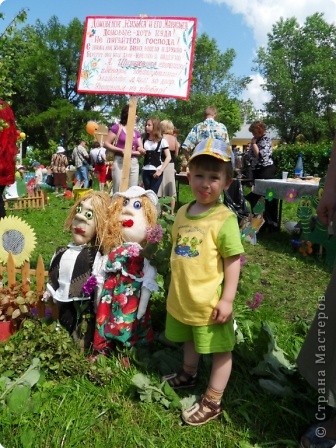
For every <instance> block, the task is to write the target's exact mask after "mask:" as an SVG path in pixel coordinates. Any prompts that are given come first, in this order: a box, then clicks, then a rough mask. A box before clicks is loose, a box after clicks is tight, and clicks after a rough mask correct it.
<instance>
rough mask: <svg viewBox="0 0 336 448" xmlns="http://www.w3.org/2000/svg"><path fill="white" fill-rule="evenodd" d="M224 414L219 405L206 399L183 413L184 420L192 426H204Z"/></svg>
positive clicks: (203, 398)
mask: <svg viewBox="0 0 336 448" xmlns="http://www.w3.org/2000/svg"><path fill="white" fill-rule="evenodd" d="M221 412H222V407H221V405H220V404H219V403H216V402H214V401H211V400H208V399H207V398H206V397H204V396H202V398H201V399H200V400H199V401H198V402H197V403H195V404H194V405H193V406H192V407H191V408H189V409H186V410H185V411H182V419H183V420H184V421H185V422H186V423H188V425H192V426H200V425H204V424H205V423H207V422H208V421H210V420H213V419H214V418H217V417H218V416H219V415H220V413H221Z"/></svg>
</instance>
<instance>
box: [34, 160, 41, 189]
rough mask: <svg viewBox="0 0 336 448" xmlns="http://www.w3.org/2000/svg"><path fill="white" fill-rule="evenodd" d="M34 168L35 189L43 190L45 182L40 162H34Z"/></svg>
mask: <svg viewBox="0 0 336 448" xmlns="http://www.w3.org/2000/svg"><path fill="white" fill-rule="evenodd" d="M32 166H33V168H34V171H35V191H39V190H41V186H42V182H43V173H42V168H41V164H40V162H33V165H32Z"/></svg>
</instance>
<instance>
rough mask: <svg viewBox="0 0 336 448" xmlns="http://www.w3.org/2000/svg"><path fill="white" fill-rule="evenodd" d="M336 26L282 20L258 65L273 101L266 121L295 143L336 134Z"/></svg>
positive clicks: (319, 20) (319, 18)
mask: <svg viewBox="0 0 336 448" xmlns="http://www.w3.org/2000/svg"><path fill="white" fill-rule="evenodd" d="M335 51H336V27H335V25H330V24H328V23H326V22H325V20H324V19H323V15H322V14H319V13H316V14H313V15H312V16H310V17H307V19H306V21H305V23H304V25H302V26H300V25H299V24H298V22H297V20H296V19H295V18H290V19H287V20H284V19H280V21H279V22H277V23H276V24H275V25H274V26H273V29H272V33H271V34H268V43H267V46H266V48H263V47H262V48H260V49H259V51H258V55H257V59H256V61H255V62H256V64H257V67H258V70H259V72H260V73H261V74H262V75H263V77H264V78H265V80H266V81H265V86H264V88H265V89H266V90H267V91H268V92H269V93H270V95H271V100H270V101H269V103H267V105H266V111H267V114H268V122H269V123H270V124H272V125H274V126H275V127H276V128H277V129H278V131H279V134H280V136H281V138H282V139H283V140H284V141H286V142H288V143H292V142H295V140H296V139H297V138H298V136H300V137H301V138H304V139H305V140H307V141H310V142H318V141H320V140H323V139H330V138H331V137H333V135H334V134H335V131H336V120H335V113H334V105H335V103H336V87H335V86H336V53H335Z"/></svg>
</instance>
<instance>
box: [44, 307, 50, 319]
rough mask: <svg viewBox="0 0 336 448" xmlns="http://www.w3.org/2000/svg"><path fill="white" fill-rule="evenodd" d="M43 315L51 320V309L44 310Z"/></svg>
mask: <svg viewBox="0 0 336 448" xmlns="http://www.w3.org/2000/svg"><path fill="white" fill-rule="evenodd" d="M44 315H45V317H46V318H47V319H51V318H52V309H51V308H46V309H45V311H44Z"/></svg>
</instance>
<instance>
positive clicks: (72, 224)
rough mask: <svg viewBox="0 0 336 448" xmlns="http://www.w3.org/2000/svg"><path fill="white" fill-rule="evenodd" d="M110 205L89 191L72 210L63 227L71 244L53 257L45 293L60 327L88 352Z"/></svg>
mask: <svg viewBox="0 0 336 448" xmlns="http://www.w3.org/2000/svg"><path fill="white" fill-rule="evenodd" d="M110 202H111V198H110V197H109V195H108V194H107V193H103V192H98V191H90V192H88V193H86V194H85V195H84V196H82V197H81V198H79V199H78V200H77V201H76V202H75V204H74V205H73V206H72V208H71V209H70V212H69V215H68V217H67V219H66V221H65V225H64V229H65V230H68V231H71V234H72V241H71V242H70V243H69V244H68V245H67V246H65V247H59V248H58V249H57V250H56V252H55V254H54V255H53V258H52V260H51V263H50V268H49V279H48V283H47V290H46V292H45V293H44V300H45V301H46V300H48V299H49V298H50V297H52V298H53V300H54V302H55V303H57V306H58V314H59V321H60V323H61V325H62V326H63V327H65V328H66V329H67V330H68V332H69V333H70V334H71V335H72V336H73V337H74V339H75V340H77V341H79V345H80V346H81V348H82V349H85V350H88V349H89V348H90V347H91V346H92V340H93V332H94V325H95V315H94V293H95V290H96V287H97V286H98V285H99V283H100V282H102V280H103V279H102V278H101V277H100V276H99V275H98V274H99V270H100V265H101V264H102V262H103V260H102V254H101V253H100V251H99V246H100V243H101V240H102V236H103V230H104V224H105V219H106V213H107V209H108V206H109V205H110Z"/></svg>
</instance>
